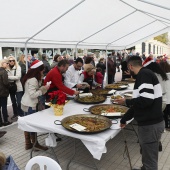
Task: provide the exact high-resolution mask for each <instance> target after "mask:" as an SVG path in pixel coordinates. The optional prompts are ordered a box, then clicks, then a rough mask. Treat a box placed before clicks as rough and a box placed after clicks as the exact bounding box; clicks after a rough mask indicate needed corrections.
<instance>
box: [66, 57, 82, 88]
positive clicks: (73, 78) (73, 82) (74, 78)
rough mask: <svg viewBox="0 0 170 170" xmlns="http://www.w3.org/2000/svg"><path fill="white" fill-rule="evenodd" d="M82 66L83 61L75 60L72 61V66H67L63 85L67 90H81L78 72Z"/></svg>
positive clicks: (80, 59)
mask: <svg viewBox="0 0 170 170" xmlns="http://www.w3.org/2000/svg"><path fill="white" fill-rule="evenodd" d="M82 66H83V59H82V58H77V59H76V60H75V61H74V64H73V65H71V66H69V68H68V70H67V71H66V74H65V78H64V84H65V85H66V86H67V87H69V88H77V89H81V88H82V85H81V82H80V70H81V68H82Z"/></svg>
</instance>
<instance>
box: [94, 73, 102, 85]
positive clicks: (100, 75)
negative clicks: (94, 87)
mask: <svg viewBox="0 0 170 170" xmlns="http://www.w3.org/2000/svg"><path fill="white" fill-rule="evenodd" d="M95 80H96V83H99V84H102V83H103V74H102V73H101V72H96V75H95Z"/></svg>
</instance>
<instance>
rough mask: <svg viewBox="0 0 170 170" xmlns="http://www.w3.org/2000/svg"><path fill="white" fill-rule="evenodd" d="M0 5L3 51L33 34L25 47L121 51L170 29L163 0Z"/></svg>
mask: <svg viewBox="0 0 170 170" xmlns="http://www.w3.org/2000/svg"><path fill="white" fill-rule="evenodd" d="M0 3H1V5H0V16H1V19H0V21H1V26H0V46H4V47H7V46H13V47H24V43H25V42H26V41H27V40H28V39H29V38H31V37H32V36H33V35H35V36H34V37H32V38H31V39H30V40H29V41H28V47H37V48H39V47H42V48H43V47H44V48H75V46H76V45H78V48H91V49H105V48H106V46H107V48H108V49H125V48H129V47H132V46H134V45H135V44H137V43H140V42H142V41H145V40H147V39H149V38H152V37H154V36H157V35H160V34H162V33H165V32H168V31H169V30H170V19H169V18H170V3H169V1H168V0H157V1H154V0H93V1H92V0H82V1H81V0H48V1H46V0H36V1H35V0H24V1H23V0H16V1H13V0H0ZM71 9H72V10H71ZM55 20H56V21H55ZM54 21H55V22H54ZM52 22H53V23H52ZM50 23H52V24H51V25H49V24H50ZM47 25H49V26H48V27H47V28H46V29H44V28H45V27H46V26H47ZM42 29H44V30H43V31H42V32H40V33H39V34H37V35H36V33H37V32H39V31H40V30H42Z"/></svg>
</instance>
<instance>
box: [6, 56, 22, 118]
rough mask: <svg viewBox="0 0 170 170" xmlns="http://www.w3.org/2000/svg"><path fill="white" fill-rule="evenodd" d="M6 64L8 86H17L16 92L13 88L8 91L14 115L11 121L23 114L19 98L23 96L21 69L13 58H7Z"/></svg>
mask: <svg viewBox="0 0 170 170" xmlns="http://www.w3.org/2000/svg"><path fill="white" fill-rule="evenodd" d="M8 63H9V67H8V68H7V73H8V80H9V84H10V86H13V85H14V84H16V86H17V88H16V90H14V88H10V89H9V94H10V98H11V102H12V108H13V114H14V115H13V116H12V118H11V119H15V118H17V116H18V115H19V116H23V112H22V110H21V98H22V95H23V88H22V84H21V81H20V79H21V67H20V66H19V65H18V63H17V61H16V60H15V58H14V57H13V56H9V57H8Z"/></svg>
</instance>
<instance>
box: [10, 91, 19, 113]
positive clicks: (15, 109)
mask: <svg viewBox="0 0 170 170" xmlns="http://www.w3.org/2000/svg"><path fill="white" fill-rule="evenodd" d="M15 95H16V93H10V98H11V102H12V108H13V112H14V115H15V116H18V107H17V100H16V97H15Z"/></svg>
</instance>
